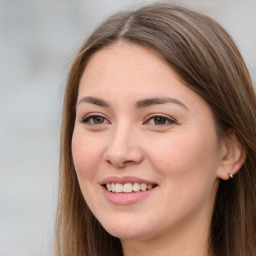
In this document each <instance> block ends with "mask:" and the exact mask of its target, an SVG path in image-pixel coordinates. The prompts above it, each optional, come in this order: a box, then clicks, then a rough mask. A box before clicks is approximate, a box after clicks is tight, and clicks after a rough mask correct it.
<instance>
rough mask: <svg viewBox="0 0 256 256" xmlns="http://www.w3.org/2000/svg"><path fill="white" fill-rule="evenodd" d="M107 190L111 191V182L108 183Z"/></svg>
mask: <svg viewBox="0 0 256 256" xmlns="http://www.w3.org/2000/svg"><path fill="white" fill-rule="evenodd" d="M107 190H108V191H111V184H110V183H107Z"/></svg>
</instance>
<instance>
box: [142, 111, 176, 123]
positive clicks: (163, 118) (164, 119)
mask: <svg viewBox="0 0 256 256" xmlns="http://www.w3.org/2000/svg"><path fill="white" fill-rule="evenodd" d="M157 118H160V119H162V120H163V121H164V122H165V123H164V124H156V123H155V121H156V119H157ZM151 120H153V122H154V124H152V125H155V126H167V125H170V124H175V123H177V122H176V121H175V120H174V119H172V118H170V117H167V116H165V115H159V114H155V115H152V116H150V117H148V118H147V120H146V122H144V124H146V123H149V121H151Z"/></svg>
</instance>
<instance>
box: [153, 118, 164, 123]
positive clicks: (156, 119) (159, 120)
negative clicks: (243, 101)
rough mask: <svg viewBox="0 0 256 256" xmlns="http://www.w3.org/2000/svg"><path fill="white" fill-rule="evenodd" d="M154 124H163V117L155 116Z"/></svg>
mask: <svg viewBox="0 0 256 256" xmlns="http://www.w3.org/2000/svg"><path fill="white" fill-rule="evenodd" d="M155 124H165V119H164V118H162V117H156V118H155Z"/></svg>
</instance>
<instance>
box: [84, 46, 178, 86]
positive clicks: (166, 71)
mask: <svg viewBox="0 0 256 256" xmlns="http://www.w3.org/2000/svg"><path fill="white" fill-rule="evenodd" d="M164 80H165V81H169V84H174V83H180V84H182V82H181V79H180V78H179V77H178V75H177V74H176V73H175V72H174V71H173V70H172V69H171V67H170V66H169V65H168V64H167V63H166V62H165V61H163V60H162V59H161V58H160V57H159V56H158V54H157V53H156V52H154V51H153V50H151V49H148V48H146V47H142V46H140V45H136V44H128V43H125V42H118V43H116V44H113V45H110V46H108V47H105V48H103V49H101V50H99V51H97V52H96V53H95V54H94V55H93V56H92V57H91V58H90V60H89V62H88V64H87V66H86V68H85V70H84V72H83V75H82V79H81V82H80V88H81V87H86V89H93V88H94V89H95V90H96V89H98V88H99V87H101V90H104V88H108V87H111V89H114V88H115V87H118V88H119V89H122V88H123V89H125V88H126V89H136V90H139V89H140V88H143V89H146V88H148V89H149V88H150V87H152V86H153V89H156V88H157V87H158V85H159V83H163V81H164ZM108 89H109V88H108Z"/></svg>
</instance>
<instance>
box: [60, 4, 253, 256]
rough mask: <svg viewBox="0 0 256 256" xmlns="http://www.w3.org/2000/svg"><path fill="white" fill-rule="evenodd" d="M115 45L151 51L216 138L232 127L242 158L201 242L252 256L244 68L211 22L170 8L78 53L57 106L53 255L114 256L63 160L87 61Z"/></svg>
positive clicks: (136, 17) (106, 29)
mask: <svg viewBox="0 0 256 256" xmlns="http://www.w3.org/2000/svg"><path fill="white" fill-rule="evenodd" d="M120 40H123V41H126V42H129V43H134V44H139V45H142V46H145V47H147V48H151V49H153V50H154V51H155V52H157V53H158V54H159V56H160V57H161V58H162V59H163V60H165V61H166V63H168V64H169V65H170V66H171V67H172V68H173V69H174V70H175V71H176V73H177V74H178V75H179V76H180V78H181V79H182V80H183V81H184V83H185V84H187V86H189V87H190V88H192V89H193V90H194V91H195V92H196V93H198V94H199V95H200V96H202V97H203V98H204V99H205V100H206V101H207V102H208V104H209V105H210V106H211V109H212V111H213V113H214V115H215V117H216V123H217V125H218V127H219V131H220V132H222V133H223V132H224V133H225V130H226V129H227V128H230V127H232V129H233V130H234V131H235V132H236V134H237V136H238V137H239V138H240V140H241V143H242V144H243V146H244V148H245V149H246V152H247V158H246V160H245V162H244V164H243V166H242V168H241V170H240V171H239V173H238V174H237V175H236V176H235V177H234V179H233V180H231V181H220V185H219V189H218V193H217V196H216V203H215V208H214V212H213V217H212V223H211V233H210V234H209V235H210V237H209V250H210V251H211V253H213V255H218V256H223V255H226V256H255V255H256V112H255V110H256V96H255V90H254V88H253V85H252V81H251V79H250V75H249V73H248V70H247V68H246V65H245V63H244V61H243V58H242V57H241V55H240V53H239V51H238V49H237V47H236V45H235V44H234V42H233V40H232V39H231V37H230V36H229V35H228V33H227V32H226V31H225V30H224V29H223V28H222V27H221V26H220V25H219V24H218V23H216V22H215V21H214V20H212V19H211V18H209V17H207V16H205V15H203V14H200V13H198V12H196V11H193V10H191V9H188V8H186V7H182V6H179V5H174V4H153V5H149V6H146V7H142V8H141V9H139V10H137V11H130V12H121V13H118V14H115V15H113V16H111V17H110V18H109V19H107V20H106V21H105V22H104V23H103V24H102V25H101V26H100V27H98V28H97V29H96V30H95V32H94V33H93V34H92V35H91V36H90V37H89V38H88V40H86V42H85V43H84V44H83V45H82V47H81V49H80V51H79V53H78V55H77V57H76V59H75V61H74V63H73V66H72V68H71V71H70V73H69V77H68V81H67V86H66V93H65V99H64V110H63V121H62V133H61V153H60V181H59V198H58V200H59V201H58V211H57V222H56V255H58V256H60V255H63V256H64V255H65V256H67V255H72V256H83V255H88V256H105V255H106V254H107V255H111V256H115V255H118V256H120V255H122V247H121V243H120V241H119V239H118V238H115V237H112V236H111V235H110V234H108V233H107V232H106V231H105V230H104V229H103V228H102V226H101V225H100V223H99V222H98V221H97V219H96V218H95V217H94V216H93V214H92V213H91V211H90V210H89V208H88V206H87V205H86V202H85V200H84V198H83V196H82V193H81V191H80V188H79V184H78V180H77V176H76V172H75V168H74V164H73V160H72V153H71V140H72V133H73V128H74V121H75V115H76V112H75V111H76V102H77V95H78V87H79V82H80V78H81V75H82V73H83V71H84V69H85V67H86V64H87V63H88V61H89V59H90V57H91V56H92V55H93V54H94V53H95V52H96V51H98V50H100V49H102V48H103V47H105V46H108V45H110V44H113V43H115V42H118V41H120Z"/></svg>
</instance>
